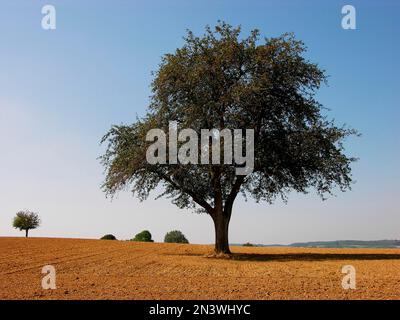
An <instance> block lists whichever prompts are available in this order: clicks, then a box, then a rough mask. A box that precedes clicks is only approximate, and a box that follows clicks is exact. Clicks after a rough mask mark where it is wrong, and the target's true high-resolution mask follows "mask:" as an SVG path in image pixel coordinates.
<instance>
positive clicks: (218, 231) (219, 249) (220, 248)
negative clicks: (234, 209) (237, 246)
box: [214, 212, 231, 254]
mask: <svg viewBox="0 0 400 320" xmlns="http://www.w3.org/2000/svg"><path fill="white" fill-rule="evenodd" d="M229 221H230V215H226V214H224V213H223V212H219V214H217V216H216V217H215V218H214V226H215V249H214V251H215V253H216V254H221V253H222V254H230V253H231V251H230V250H229V241H228V228H229Z"/></svg>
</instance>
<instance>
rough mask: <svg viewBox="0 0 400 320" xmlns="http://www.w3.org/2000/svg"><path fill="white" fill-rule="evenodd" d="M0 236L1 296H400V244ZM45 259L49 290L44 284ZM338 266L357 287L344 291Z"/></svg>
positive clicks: (120, 297)
mask: <svg viewBox="0 0 400 320" xmlns="http://www.w3.org/2000/svg"><path fill="white" fill-rule="evenodd" d="M231 249H232V251H233V252H234V256H233V257H232V258H231V259H216V258H210V257H207V254H210V253H211V252H212V247H211V246H205V245H187V244H161V243H135V242H128V241H107V240H81V239H46V238H28V239H25V238H0V299H400V249H304V248H251V247H250V248H249V247H232V248H231ZM44 265H53V266H54V267H55V268H56V272H57V278H56V284H57V289H56V290H43V289H42V287H41V280H42V277H44V275H42V274H41V270H42V267H43V266H44ZM344 265H353V266H354V267H355V268H356V271H357V276H356V280H357V288H356V289H355V290H344V289H343V288H342V285H341V283H342V279H343V277H344V276H345V275H344V274H342V273H341V270H342V267H343V266H344Z"/></svg>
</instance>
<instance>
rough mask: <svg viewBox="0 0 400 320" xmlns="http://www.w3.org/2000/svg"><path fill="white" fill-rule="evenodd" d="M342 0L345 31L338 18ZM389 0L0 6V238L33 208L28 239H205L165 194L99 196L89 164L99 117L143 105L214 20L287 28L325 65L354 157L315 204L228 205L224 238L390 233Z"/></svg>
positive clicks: (393, 133)
mask: <svg viewBox="0 0 400 320" xmlns="http://www.w3.org/2000/svg"><path fill="white" fill-rule="evenodd" d="M45 4H52V5H54V6H55V7H56V10H57V29H56V30H54V31H45V30H43V29H42V28H41V19H42V14H41V8H42V6H43V5H45ZM345 4H351V5H353V6H354V7H355V8H356V10H357V11H356V12H357V20H356V22H357V26H356V27H357V29H356V30H344V29H342V27H341V18H342V14H341V8H342V6H343V5H345ZM399 16H400V2H399V1H395V0H394V1H378V0H376V1H368V0H364V1H322V0H321V1H305V0H303V1H300V0H299V1H294V0H293V1H282V0H279V1H266V0H264V1H254V0H253V1H251V0H250V1H232V0H225V1H221V0H214V1H204V0H202V1H186V0H179V1H177V0H169V1H122V0H120V1H98V0H97V1H72V0H68V1H67V0H63V1H61V0H46V1H26V0H2V1H1V3H0V41H1V47H0V148H1V149H0V150H1V151H0V152H1V153H0V236H23V233H22V232H19V231H17V230H14V229H12V227H11V221H12V218H13V216H14V215H15V213H16V212H17V211H18V210H21V209H31V210H34V211H37V212H39V214H40V216H41V218H42V220H43V224H42V227H40V228H39V229H37V230H35V231H31V235H32V236H51V237H81V238H99V237H100V236H102V235H104V234H106V233H112V234H114V235H115V236H117V238H119V239H128V238H131V237H132V236H133V235H134V234H135V233H137V232H139V231H141V230H143V229H148V230H150V231H151V232H152V234H153V238H154V239H155V240H156V241H162V239H163V236H164V234H165V233H166V232H167V231H169V230H171V229H179V230H182V231H183V232H184V233H185V234H186V236H187V237H188V239H189V241H191V242H193V243H212V242H213V240H214V230H213V226H212V221H211V219H210V217H208V216H206V215H197V214H193V213H190V212H188V211H185V210H180V209H178V208H176V207H175V206H174V205H172V204H171V203H170V202H169V200H163V199H160V200H154V198H155V196H156V194H153V196H152V197H150V198H149V199H148V200H147V201H145V202H142V203H140V202H139V201H138V200H137V199H135V198H133V197H131V195H130V193H129V192H122V193H120V194H119V197H118V198H116V199H115V200H113V201H112V202H111V201H110V200H109V199H106V198H105V196H104V194H103V193H102V191H101V190H100V184H101V182H102V180H103V177H104V176H103V169H102V167H101V166H100V164H99V161H98V160H97V157H98V156H99V155H101V153H102V151H103V149H102V147H101V146H100V145H99V141H100V139H101V137H102V135H103V134H104V133H105V132H106V131H107V130H108V129H109V128H110V126H111V125H112V124H120V123H131V122H133V121H134V120H135V117H136V115H139V116H140V115H143V114H144V112H145V110H146V107H147V105H148V101H149V99H148V97H149V95H150V89H149V84H150V81H151V71H154V70H156V69H157V65H158V63H159V62H160V57H161V56H162V55H163V54H165V53H168V52H172V51H173V50H174V49H175V48H176V47H179V46H181V45H182V43H183V40H182V36H183V35H184V34H185V30H186V29H191V30H192V31H194V32H195V33H197V34H199V33H202V31H203V29H204V26H205V25H206V24H210V25H215V24H216V22H217V20H218V19H221V20H225V21H226V22H228V23H230V24H232V25H238V24H240V25H242V27H243V32H244V34H247V33H248V32H249V30H251V29H252V28H258V29H260V30H261V32H262V34H263V35H264V36H267V37H271V36H278V35H280V34H282V33H284V32H291V31H293V32H295V34H296V36H297V38H299V39H301V40H303V41H304V42H305V43H306V45H307V46H308V48H309V52H308V53H307V57H308V58H309V59H311V60H312V61H314V62H318V63H319V65H320V66H321V67H322V68H324V69H326V70H327V73H328V74H329V75H330V78H329V86H327V87H324V88H322V89H321V91H320V92H319V94H318V98H319V100H320V102H322V103H323V104H324V105H325V106H326V107H328V108H330V109H331V111H330V112H329V113H328V115H329V117H331V118H335V119H336V121H337V123H338V124H341V123H346V124H349V125H350V126H352V127H354V128H356V129H358V130H359V131H360V132H361V133H362V137H361V138H353V139H351V140H349V141H348V142H347V143H346V147H347V153H348V154H349V155H352V156H356V157H359V158H360V160H359V162H357V163H355V164H354V165H353V175H354V178H355V180H356V181H357V183H356V184H355V185H354V186H353V190H352V191H350V192H347V193H338V194H337V197H332V198H330V199H328V200H327V201H324V202H322V201H321V200H320V198H318V197H317V196H316V195H314V194H313V193H311V194H309V195H299V194H292V195H291V196H290V198H289V202H288V204H283V203H281V202H279V201H278V202H276V203H275V204H274V205H268V204H266V203H260V204H256V203H254V201H252V200H249V201H248V202H244V200H242V199H240V200H238V201H237V203H236V205H235V207H234V212H233V216H232V219H231V227H230V242H232V243H241V242H247V241H249V242H252V243H290V242H295V241H311V240H337V239H365V240H366V239H383V238H391V239H393V238H397V239H398V238H400V214H399V213H400V209H399V198H398V196H399V190H400V173H399V172H400V170H399V168H398V162H399V156H400V151H399V146H400V144H399V138H400V136H399V133H400V129H399V125H398V121H399V116H400V112H399V102H400V99H399V97H400V95H399V92H400V86H399V83H400V81H399V74H400V62H399V49H400V45H399V34H400V19H399Z"/></svg>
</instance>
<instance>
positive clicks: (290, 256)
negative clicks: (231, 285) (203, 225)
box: [231, 253, 400, 262]
mask: <svg viewBox="0 0 400 320" xmlns="http://www.w3.org/2000/svg"><path fill="white" fill-rule="evenodd" d="M231 258H232V259H233V260H240V261H282V262H286V261H330V260H331V261H332V260H400V254H379V253H371V254H370V253H348V254H345V253H286V254H273V253H271V254H257V253H233V254H232V257H231Z"/></svg>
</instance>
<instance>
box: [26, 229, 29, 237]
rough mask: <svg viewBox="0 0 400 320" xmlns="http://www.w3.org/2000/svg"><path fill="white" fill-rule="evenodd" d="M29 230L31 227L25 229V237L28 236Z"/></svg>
mask: <svg viewBox="0 0 400 320" xmlns="http://www.w3.org/2000/svg"><path fill="white" fill-rule="evenodd" d="M28 231H29V229H26V230H25V238H28Z"/></svg>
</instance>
